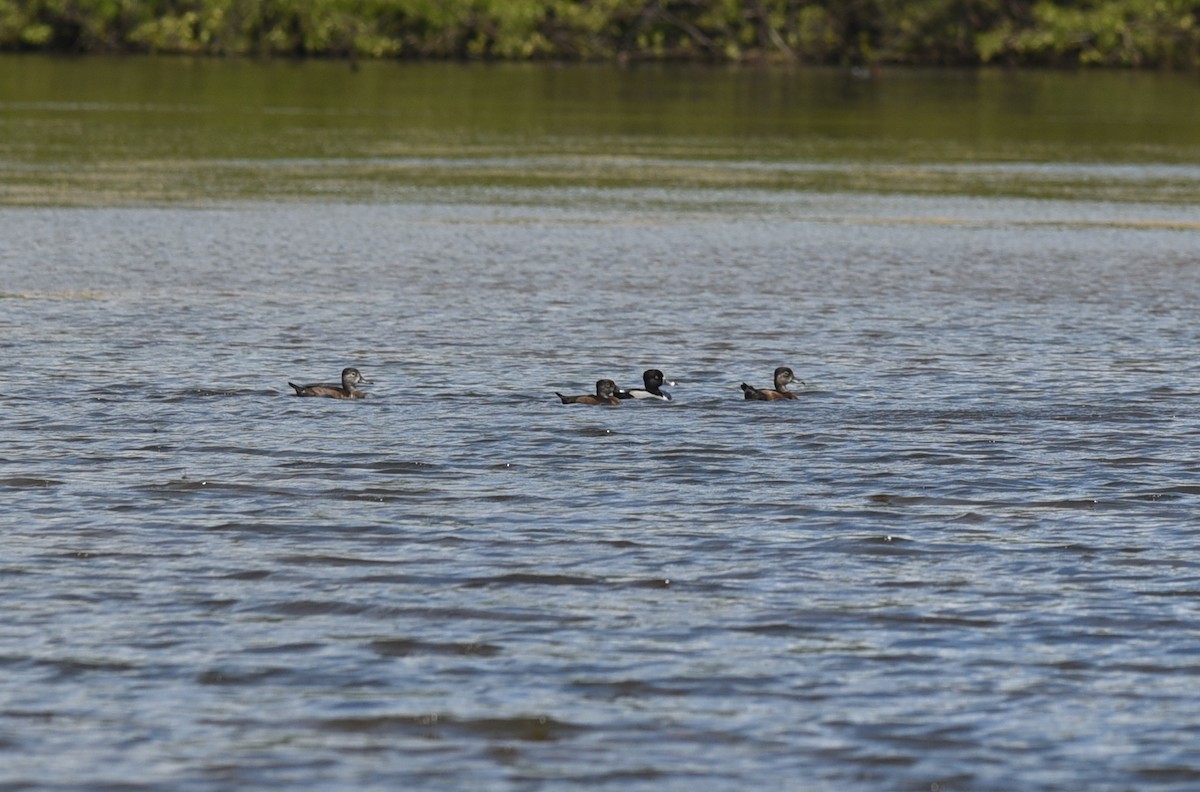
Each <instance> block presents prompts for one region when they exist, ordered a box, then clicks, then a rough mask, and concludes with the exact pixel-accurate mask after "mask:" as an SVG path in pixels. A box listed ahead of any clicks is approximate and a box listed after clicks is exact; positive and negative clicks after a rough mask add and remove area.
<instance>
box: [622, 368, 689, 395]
mask: <svg viewBox="0 0 1200 792" xmlns="http://www.w3.org/2000/svg"><path fill="white" fill-rule="evenodd" d="M642 382H643V383H645V385H646V387H644V388H619V389H618V390H617V394H616V396H617V398H618V399H658V400H660V401H671V394H669V393H667V392H666V391H665V390H663V389H662V386H663V385H664V384H666V385H674V384H675V383H674V382H667V381H666V380H665V379H664V378H663V373H662V372H661V371H659V370H658V369H646V370H645V371H643V372H642Z"/></svg>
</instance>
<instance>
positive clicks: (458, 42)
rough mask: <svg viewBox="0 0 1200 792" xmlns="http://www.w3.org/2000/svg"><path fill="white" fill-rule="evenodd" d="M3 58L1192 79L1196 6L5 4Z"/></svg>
mask: <svg viewBox="0 0 1200 792" xmlns="http://www.w3.org/2000/svg"><path fill="white" fill-rule="evenodd" d="M0 49H3V50H7V51H43V52H89V53H98V52H114V53H115V52H160V53H186V54H203V55H260V56H261V55H266V56H271V55H284V56H316V57H352V58H357V57H361V58H446V59H494V60H525V59H559V60H575V61H581V60H582V61H591V60H596V61H609V60H611V61H629V60H672V59H679V60H705V61H717V62H739V61H789V62H801V63H813V64H843V65H858V66H872V65H875V64H880V63H908V64H955V65H973V64H982V63H1004V64H1015V65H1049V66H1066V65H1088V66H1091V65H1105V66H1138V67H1167V68H1194V67H1196V66H1200V0H1054V1H1051V0H583V1H582V2H575V1H573V0H0Z"/></svg>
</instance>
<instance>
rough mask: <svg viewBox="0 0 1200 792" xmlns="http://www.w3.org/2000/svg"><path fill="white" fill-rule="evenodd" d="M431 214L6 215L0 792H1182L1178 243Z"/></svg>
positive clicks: (1193, 394)
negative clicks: (795, 396) (357, 378)
mask: <svg viewBox="0 0 1200 792" xmlns="http://www.w3.org/2000/svg"><path fill="white" fill-rule="evenodd" d="M435 198H436V199H435V200H427V201H422V200H413V201H409V202H403V201H401V202H394V203H383V204H357V205H355V204H339V203H336V202H331V203H328V204H313V203H292V204H289V203H274V204H272V203H265V202H255V203H247V204H230V205H225V206H214V207H210V208H195V207H179V208H137V207H131V208H112V209H102V208H93V209H53V208H46V209H38V208H31V209H20V208H6V209H0V292H2V294H0V297H2V298H3V299H0V350H2V354H3V375H2V379H0V409H2V410H3V418H2V420H0V447H2V448H3V450H4V453H3V458H2V459H0V493H2V498H3V510H2V511H0V526H2V532H0V548H2V556H0V601H2V602H3V604H4V617H3V619H2V620H0V669H2V672H3V673H2V675H0V788H3V789H14V790H15V789H82V788H87V789H121V790H139V789H173V790H225V789H247V788H271V789H306V790H308V789H335V788H336V789H356V790H391V789H405V788H428V789H479V788H483V789H543V788H555V787H564V786H581V787H586V788H609V789H655V790H659V789H694V788H697V787H702V788H712V789H748V788H790V789H804V790H835V789H836V790H845V789H872V790H877V789H912V790H926V789H941V790H1001V789H1004V790H1010V789H1025V790H1029V789H1111V790H1127V789H1130V790H1132V789H1139V790H1140V789H1190V788H1195V786H1196V785H1197V784H1200V758H1198V756H1200V755H1198V754H1197V752H1196V745H1197V744H1198V743H1200V567H1198V564H1200V561H1198V559H1197V554H1196V548H1197V541H1198V539H1200V508H1198V507H1200V457H1198V455H1197V446H1198V443H1200V418H1198V417H1197V405H1198V403H1200V362H1198V358H1197V354H1196V352H1197V348H1198V341H1200V322H1197V313H1196V306H1197V305H1200V259H1198V257H1197V250H1200V236H1198V232H1197V231H1196V230H1195V226H1194V221H1195V217H1194V215H1193V214H1192V211H1193V209H1194V207H1192V208H1188V207H1174V208H1173V207H1171V206H1169V205H1152V206H1151V205H1139V204H1129V203H1121V204H1104V203H1098V202H1062V203H1059V202H1053V201H1020V200H1011V199H987V198H962V197H946V198H920V199H919V198H913V197H909V196H897V197H882V196H863V195H842V194H826V195H817V194H810V193H793V192H778V193H765V192H753V191H748V190H731V191H727V192H723V193H720V194H717V195H713V194H710V193H704V192H687V191H683V192H680V193H678V194H675V193H669V192H658V191H654V190H648V189H647V190H641V189H630V190H594V191H588V190H560V191H557V192H556V191H554V190H544V189H540V190H530V191H528V192H527V193H522V192H521V191H520V190H519V189H511V190H504V191H493V190H487V189H482V188H481V189H476V190H462V191H454V190H443V191H441V192H439V193H437V194H436V196H435ZM785 364H786V365H791V366H792V367H794V368H795V369H796V372H797V375H798V376H799V377H800V378H802V379H803V380H804V381H805V386H804V387H803V388H802V389H801V398H800V399H799V400H797V401H794V402H777V403H769V404H768V403H751V402H745V401H743V400H742V399H741V394H740V391H739V389H738V384H739V383H740V382H742V381H743V380H744V381H748V382H751V383H754V384H758V385H765V384H767V383H768V381H769V379H770V374H771V371H772V369H773V368H774V367H775V366H777V365H785ZM349 365H354V366H358V367H359V368H360V369H362V370H363V372H364V373H365V374H366V376H367V377H368V378H370V379H371V380H373V382H374V384H373V385H371V386H370V387H369V390H370V392H371V394H372V395H371V397H370V398H369V399H367V400H365V401H362V402H339V401H335V400H328V399H299V398H295V397H293V396H291V395H290V389H289V388H288V387H287V381H288V380H289V379H290V380H293V381H314V380H331V379H335V378H336V376H337V372H338V371H340V369H341V368H342V367H343V366H349ZM649 367H657V368H661V369H663V370H664V371H665V372H666V374H667V376H668V377H669V378H671V379H674V380H677V381H678V384H677V385H676V386H675V387H673V388H669V390H671V391H673V393H674V396H675V400H674V401H673V402H671V403H669V404H658V403H651V404H644V403H643V404H623V405H622V406H620V407H617V408H594V407H593V408H589V407H580V406H564V405H561V404H559V403H558V401H557V399H556V398H555V397H554V396H553V392H554V391H555V390H560V391H563V392H576V393H582V392H585V391H589V390H591V388H592V385H593V383H594V381H595V380H596V379H598V378H600V377H612V378H614V379H616V380H618V381H619V382H621V383H622V384H635V383H636V382H637V381H638V380H639V378H640V373H641V371H642V369H644V368H649Z"/></svg>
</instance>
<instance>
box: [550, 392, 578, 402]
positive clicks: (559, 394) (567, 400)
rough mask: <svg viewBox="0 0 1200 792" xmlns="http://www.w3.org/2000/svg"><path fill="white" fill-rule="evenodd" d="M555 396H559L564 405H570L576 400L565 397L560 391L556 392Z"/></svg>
mask: <svg viewBox="0 0 1200 792" xmlns="http://www.w3.org/2000/svg"><path fill="white" fill-rule="evenodd" d="M554 395H555V396H557V397H558V398H560V399H562V403H563V404H570V403H571V402H573V401H574V399H572V398H571V397H570V396H563V395H562V394H561V393H559V392H558V391H554Z"/></svg>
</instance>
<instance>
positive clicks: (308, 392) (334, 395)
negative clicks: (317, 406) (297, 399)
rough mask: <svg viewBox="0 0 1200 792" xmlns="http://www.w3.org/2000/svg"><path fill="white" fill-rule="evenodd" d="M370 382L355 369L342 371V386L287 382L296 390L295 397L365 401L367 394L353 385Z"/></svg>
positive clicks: (368, 383)
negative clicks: (322, 397) (325, 397)
mask: <svg viewBox="0 0 1200 792" xmlns="http://www.w3.org/2000/svg"><path fill="white" fill-rule="evenodd" d="M370 384H371V382H370V380H368V379H366V378H365V377H363V375H362V374H361V373H359V370H358V369H356V368H344V369H342V384H341V385H332V384H329V383H314V384H312V385H297V384H296V383H294V382H289V383H288V385H291V386H292V387H293V388H294V389H295V390H296V395H297V396H328V397H329V398H331V399H365V398H366V397H367V394H366V393H364V392H363V391H360V390H359V389H357V388H355V387H354V386H355V385H370Z"/></svg>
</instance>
